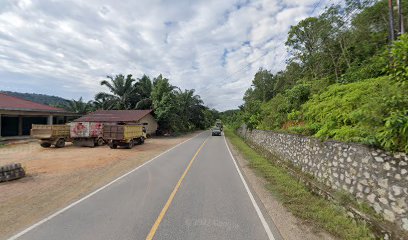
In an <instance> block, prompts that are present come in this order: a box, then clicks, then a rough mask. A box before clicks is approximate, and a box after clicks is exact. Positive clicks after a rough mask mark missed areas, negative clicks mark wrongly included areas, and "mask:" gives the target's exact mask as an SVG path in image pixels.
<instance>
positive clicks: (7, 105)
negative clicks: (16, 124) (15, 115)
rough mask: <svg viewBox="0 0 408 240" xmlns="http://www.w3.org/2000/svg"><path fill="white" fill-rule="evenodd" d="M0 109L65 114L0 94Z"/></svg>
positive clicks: (55, 109) (42, 105)
mask: <svg viewBox="0 0 408 240" xmlns="http://www.w3.org/2000/svg"><path fill="white" fill-rule="evenodd" d="M0 109H3V110H21V111H46V112H66V111H65V110H64V109H61V108H56V107H51V106H48V105H45V104H41V103H35V102H31V101H27V100H24V99H21V98H17V97H13V96H9V95H7V94H4V93H0Z"/></svg>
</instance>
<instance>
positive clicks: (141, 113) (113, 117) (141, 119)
mask: <svg viewBox="0 0 408 240" xmlns="http://www.w3.org/2000/svg"><path fill="white" fill-rule="evenodd" d="M152 113H153V110H150V109H149V110H98V111H95V112H92V113H89V114H87V115H85V116H82V117H80V118H78V119H76V120H74V122H101V123H109V124H143V125H144V126H145V127H146V133H148V134H150V135H152V134H155V133H156V130H157V128H158V124H157V121H156V119H155V118H154V116H153V114H152Z"/></svg>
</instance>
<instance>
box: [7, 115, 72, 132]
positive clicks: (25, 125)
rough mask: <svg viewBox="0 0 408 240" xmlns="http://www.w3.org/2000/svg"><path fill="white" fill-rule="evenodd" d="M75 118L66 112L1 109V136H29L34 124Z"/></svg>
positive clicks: (54, 122)
mask: <svg viewBox="0 0 408 240" xmlns="http://www.w3.org/2000/svg"><path fill="white" fill-rule="evenodd" d="M75 118H77V116H74V115H73V116H67V115H65V114H64V113H53V112H37V111H18V110H0V137H2V136H3V137H15V136H28V135H30V129H31V125H32V124H64V123H66V122H67V121H68V120H69V119H75Z"/></svg>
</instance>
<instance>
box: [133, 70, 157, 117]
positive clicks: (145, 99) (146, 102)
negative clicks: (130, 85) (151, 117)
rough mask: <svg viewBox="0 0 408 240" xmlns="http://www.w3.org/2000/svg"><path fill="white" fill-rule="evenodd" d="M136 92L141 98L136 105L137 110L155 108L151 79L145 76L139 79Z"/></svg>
mask: <svg viewBox="0 0 408 240" xmlns="http://www.w3.org/2000/svg"><path fill="white" fill-rule="evenodd" d="M135 90H136V93H137V94H138V96H139V98H140V100H139V101H138V102H137V103H136V109H151V108H152V107H153V106H152V104H153V102H152V99H151V95H152V90H153V83H152V81H151V80H150V78H149V77H148V76H146V75H143V77H142V78H140V79H138V81H137V82H136V83H135Z"/></svg>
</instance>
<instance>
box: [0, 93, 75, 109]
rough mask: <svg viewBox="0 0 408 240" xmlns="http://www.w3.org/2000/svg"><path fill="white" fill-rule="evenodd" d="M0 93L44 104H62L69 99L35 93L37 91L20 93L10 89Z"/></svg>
mask: <svg viewBox="0 0 408 240" xmlns="http://www.w3.org/2000/svg"><path fill="white" fill-rule="evenodd" d="M0 92H1V93H5V94H7V95H10V96H14V97H18V98H22V99H25V100H28V101H32V102H36V103H41V104H46V105H50V106H63V105H66V104H67V103H68V102H69V100H67V99H64V98H61V97H57V96H50V95H45V94H37V93H20V92H11V91H0Z"/></svg>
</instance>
